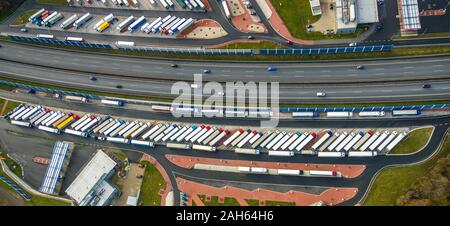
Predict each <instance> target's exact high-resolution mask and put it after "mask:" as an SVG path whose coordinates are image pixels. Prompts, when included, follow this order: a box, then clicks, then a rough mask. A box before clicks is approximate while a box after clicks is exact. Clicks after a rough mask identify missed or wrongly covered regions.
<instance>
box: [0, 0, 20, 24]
mask: <svg viewBox="0 0 450 226" xmlns="http://www.w3.org/2000/svg"><path fill="white" fill-rule="evenodd" d="M24 1H25V0H22V1H20V2H19V3H18V4H11V3H10V2H9V1H5V0H2V1H1V2H0V22H1V21H3V20H4V19H6V18H8V17H9V15H11V14H12V13H14V11H16V9H17V8H19V6H20V5H21V4H22V3H23V2H24Z"/></svg>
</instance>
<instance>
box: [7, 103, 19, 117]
mask: <svg viewBox="0 0 450 226" xmlns="http://www.w3.org/2000/svg"><path fill="white" fill-rule="evenodd" d="M19 105H20V103H19V102H15V101H8V105H6V108H5V114H6V113H8V112H10V111H12V110H14V108H16V107H17V106H19Z"/></svg>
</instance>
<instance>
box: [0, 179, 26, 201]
mask: <svg viewBox="0 0 450 226" xmlns="http://www.w3.org/2000/svg"><path fill="white" fill-rule="evenodd" d="M0 180H1V181H3V182H5V184H7V185H8V186H10V187H11V188H12V189H14V190H15V191H16V192H17V193H19V195H20V196H22V198H24V199H25V200H27V201H30V200H31V198H30V196H28V195H27V193H25V192H24V191H23V190H22V189H21V188H20V187H19V186H18V185H17V184H14V183H13V182H11V181H10V180H8V179H7V178H5V177H3V176H0Z"/></svg>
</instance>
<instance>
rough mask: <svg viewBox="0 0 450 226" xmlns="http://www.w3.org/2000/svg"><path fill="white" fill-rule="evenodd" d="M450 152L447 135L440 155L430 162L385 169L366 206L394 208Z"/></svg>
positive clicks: (449, 141)
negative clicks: (398, 200) (402, 196)
mask: <svg viewBox="0 0 450 226" xmlns="http://www.w3.org/2000/svg"><path fill="white" fill-rule="evenodd" d="M449 152H450V135H449V134H447V136H446V138H445V141H444V144H443V146H442V148H441V149H439V151H438V153H437V154H436V155H435V156H434V157H433V158H431V159H429V160H428V161H426V162H424V163H421V164H419V165H413V166H402V167H389V168H386V169H384V170H383V171H382V172H381V173H380V174H379V175H378V176H377V178H376V179H375V182H374V183H373V185H372V188H371V190H370V193H369V194H368V196H367V198H366V200H365V201H364V205H366V206H393V205H395V203H396V200H397V199H398V198H399V197H400V196H401V195H403V194H405V192H406V191H407V190H408V188H410V187H411V186H412V185H413V184H414V183H416V182H417V181H418V179H419V178H420V177H422V176H423V175H425V174H426V173H427V172H428V171H429V170H430V169H431V168H432V167H433V166H434V165H435V164H436V162H437V160H438V159H439V158H441V157H443V156H447V154H448V153H449Z"/></svg>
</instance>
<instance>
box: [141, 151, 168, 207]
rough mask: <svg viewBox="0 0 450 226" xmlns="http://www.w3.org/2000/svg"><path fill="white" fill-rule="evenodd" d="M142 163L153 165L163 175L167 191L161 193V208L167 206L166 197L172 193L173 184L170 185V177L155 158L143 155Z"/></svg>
mask: <svg viewBox="0 0 450 226" xmlns="http://www.w3.org/2000/svg"><path fill="white" fill-rule="evenodd" d="M140 161H148V162H150V163H151V164H153V165H154V166H155V167H156V169H158V171H159V172H160V173H161V175H162V176H163V178H164V181H166V190H164V191H163V192H162V193H161V206H165V205H166V197H167V194H168V193H169V192H170V191H172V184H171V183H170V179H169V175H167V172H166V171H165V170H164V168H163V167H162V166H161V165H160V164H159V162H158V161H156V159H155V158H153V157H152V156H150V155H147V154H144V155H142V158H141V160H140Z"/></svg>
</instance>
